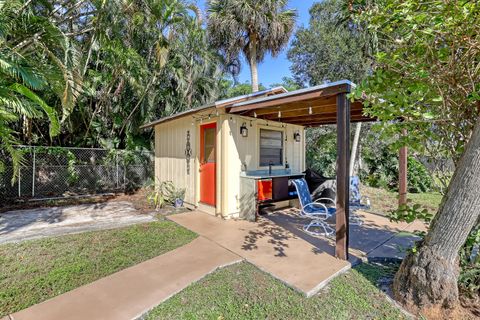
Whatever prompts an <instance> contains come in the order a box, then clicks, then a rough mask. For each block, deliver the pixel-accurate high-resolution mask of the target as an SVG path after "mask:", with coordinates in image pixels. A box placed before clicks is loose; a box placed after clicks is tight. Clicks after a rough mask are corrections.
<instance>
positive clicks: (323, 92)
mask: <svg viewBox="0 0 480 320" xmlns="http://www.w3.org/2000/svg"><path fill="white" fill-rule="evenodd" d="M349 90H350V86H349V85H347V84H341V85H337V86H334V87H328V88H324V89H319V90H318V91H313V92H307V93H305V92H300V93H298V94H295V95H290V96H284V97H279V98H276V99H271V100H267V101H260V102H256V103H255V102H253V103H251V104H246V105H242V106H237V107H235V106H234V107H232V108H231V109H230V111H229V112H230V113H239V112H243V111H248V110H256V109H260V108H266V107H275V106H278V105H282V104H287V103H292V102H299V101H305V100H310V99H315V98H321V97H329V96H334V95H337V94H340V93H346V92H349ZM273 97H275V96H273Z"/></svg>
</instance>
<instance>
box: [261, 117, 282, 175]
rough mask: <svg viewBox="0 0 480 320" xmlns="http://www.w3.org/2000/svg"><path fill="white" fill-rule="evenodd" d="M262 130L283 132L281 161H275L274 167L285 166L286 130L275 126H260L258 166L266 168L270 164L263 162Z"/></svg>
mask: <svg viewBox="0 0 480 320" xmlns="http://www.w3.org/2000/svg"><path fill="white" fill-rule="evenodd" d="M262 130H266V131H276V132H280V133H281V138H280V141H281V149H280V150H281V156H280V163H274V164H273V165H272V166H273V167H283V165H284V163H285V130H284V129H283V128H273V127H268V126H267V127H265V126H261V127H259V128H258V167H259V168H265V167H268V166H269V164H268V163H266V164H263V163H262V144H261V139H262ZM270 149H276V148H270Z"/></svg>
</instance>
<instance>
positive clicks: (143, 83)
mask: <svg viewBox="0 0 480 320" xmlns="http://www.w3.org/2000/svg"><path fill="white" fill-rule="evenodd" d="M199 12H200V11H199V10H198V8H197V7H195V6H194V5H192V4H190V3H187V2H185V1H181V0H129V1H117V0H112V1H95V0H82V1H70V0H61V1H53V0H46V1H27V0H13V1H0V54H1V56H0V58H1V61H2V63H1V66H0V68H1V72H2V79H1V84H0V86H1V88H2V90H0V108H1V110H2V119H1V120H0V121H2V130H3V131H4V132H7V131H8V132H10V137H14V138H16V139H17V141H18V140H19V141H22V143H27V144H30V143H33V144H56V145H70V146H102V147H130V148H142V147H148V148H149V147H150V143H151V139H150V138H151V137H150V133H149V132H144V131H140V130H139V129H138V128H139V126H140V125H141V124H143V123H145V122H147V121H150V120H153V119H156V118H158V117H161V116H164V115H168V114H171V113H174V112H178V111H182V110H184V109H188V108H193V107H196V106H198V105H201V104H204V103H206V102H210V101H212V100H214V99H215V98H216V97H217V95H218V94H219V79H220V78H221V73H222V69H221V65H220V63H221V57H220V56H219V55H218V54H217V52H216V50H214V49H210V48H209V46H208V42H207V38H206V31H205V29H204V28H203V27H202V20H201V18H202V17H201V16H200V14H199ZM13 103H14V104H13ZM27 107H31V108H30V109H27ZM32 107H34V108H32ZM40 109H42V110H44V112H43V114H45V115H47V117H48V118H47V117H42V116H41V113H39V111H38V110H40ZM7 113H8V114H12V113H13V114H16V116H15V117H16V118H15V117H14V116H11V115H10V116H6V114H7ZM57 114H58V115H59V116H57ZM18 115H22V118H23V119H22V121H20V120H19V119H17V118H18ZM4 117H6V118H4ZM7 118H8V119H7ZM57 118H59V120H58V121H57V120H56V119H57ZM33 119H35V121H32V120H33ZM49 123H50V128H51V130H50V134H48V132H47V131H48V126H49ZM15 132H16V133H15ZM5 136H6V135H5V134H3V135H2V137H5ZM49 136H50V137H51V138H52V139H53V140H51V139H50V137H49ZM11 141H13V140H11ZM3 146H4V145H3V144H2V147H3Z"/></svg>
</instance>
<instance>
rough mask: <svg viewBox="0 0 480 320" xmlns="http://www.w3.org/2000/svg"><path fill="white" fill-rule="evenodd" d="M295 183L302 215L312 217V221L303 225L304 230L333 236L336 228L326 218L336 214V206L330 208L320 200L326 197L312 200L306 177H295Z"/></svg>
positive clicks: (313, 233)
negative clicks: (316, 229)
mask: <svg viewBox="0 0 480 320" xmlns="http://www.w3.org/2000/svg"><path fill="white" fill-rule="evenodd" d="M293 184H294V185H295V188H296V189H297V194H298V199H299V200H300V206H301V215H302V216H304V217H308V218H311V219H312V220H311V221H310V223H307V224H305V225H304V226H303V230H304V231H305V232H307V233H309V234H312V235H315V236H318V235H324V236H331V235H332V234H334V233H335V230H334V229H333V228H332V227H330V226H329V225H328V224H327V222H326V220H327V219H329V218H330V217H332V216H333V215H334V214H335V208H328V207H327V206H326V205H325V204H323V203H320V202H318V201H320V200H325V199H318V200H316V201H312V196H311V195H310V190H309V189H308V185H307V181H305V179H303V178H302V179H295V180H293ZM332 201H333V200H332ZM313 228H320V229H321V230H323V232H321V231H320V232H318V231H314V230H312V229H313Z"/></svg>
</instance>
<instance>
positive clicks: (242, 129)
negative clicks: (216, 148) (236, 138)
mask: <svg viewBox="0 0 480 320" xmlns="http://www.w3.org/2000/svg"><path fill="white" fill-rule="evenodd" d="M240 134H241V135H242V137H244V138H246V137H248V128H247V124H246V123H245V122H244V123H243V124H242V126H241V127H240Z"/></svg>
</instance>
